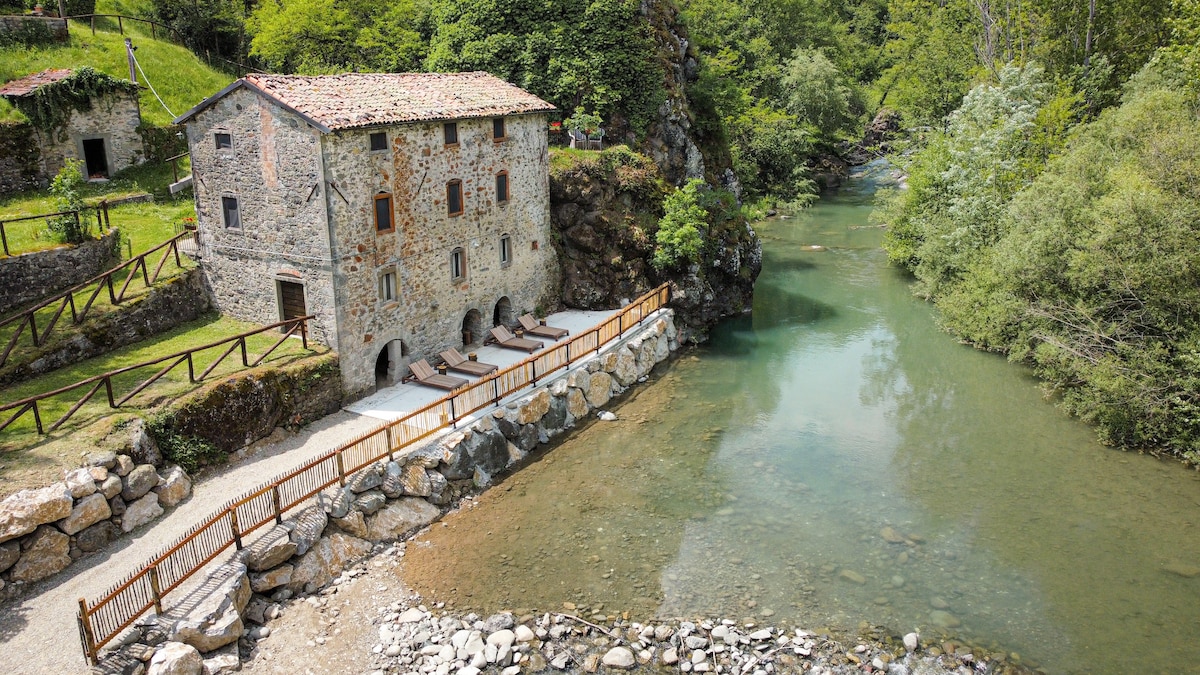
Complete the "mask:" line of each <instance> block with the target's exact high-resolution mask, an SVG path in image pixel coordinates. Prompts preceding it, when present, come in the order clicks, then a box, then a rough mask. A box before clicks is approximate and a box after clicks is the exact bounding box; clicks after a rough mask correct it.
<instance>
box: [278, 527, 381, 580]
mask: <svg viewBox="0 0 1200 675" xmlns="http://www.w3.org/2000/svg"><path fill="white" fill-rule="evenodd" d="M370 552H371V542H369V541H365V540H363V539H359V538H358V537H351V536H350V535H348V534H342V533H341V532H334V533H333V534H330V535H329V536H326V537H321V538H320V539H318V540H317V542H316V543H315V544H313V546H312V548H311V549H310V550H309V551H308V553H305V554H304V555H303V556H302V557H301V558H300V560H298V561H297V562H296V563H295V565H294V568H293V570H292V579H291V581H289V582H288V588H290V589H292V590H293V591H295V592H300V591H303V592H305V593H313V592H315V591H316V590H317V589H319V588H321V587H322V586H324V585H326V584H328V583H329V582H330V581H333V578H334V577H335V576H337V575H339V574H341V573H342V570H343V569H344V568H345V567H346V565H347V564H348V563H350V562H351V561H354V560H357V559H358V558H361V557H363V556H364V555H366V554H368V553H370Z"/></svg>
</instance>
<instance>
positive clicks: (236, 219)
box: [221, 197, 242, 227]
mask: <svg viewBox="0 0 1200 675" xmlns="http://www.w3.org/2000/svg"><path fill="white" fill-rule="evenodd" d="M221 213H222V215H224V216H225V227H241V226H242V214H241V210H240V209H238V199H237V197H221Z"/></svg>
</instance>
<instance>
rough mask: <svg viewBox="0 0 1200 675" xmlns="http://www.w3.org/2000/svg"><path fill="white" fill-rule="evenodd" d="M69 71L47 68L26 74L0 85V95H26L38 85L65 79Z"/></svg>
mask: <svg viewBox="0 0 1200 675" xmlns="http://www.w3.org/2000/svg"><path fill="white" fill-rule="evenodd" d="M70 74H71V71H70V70H69V69H66V68H47V69H46V70H43V71H42V72H40V73H34V74H33V75H26V76H25V77H22V78H21V79H19V80H13V81H12V82H9V83H8V84H5V85H4V86H3V87H0V96H28V95H30V94H32V93H33V92H34V90H36V89H37V88H38V87H40V86H42V85H45V84H50V83H52V82H58V81H59V80H62V79H65V78H66V77H67V76H68V75H70Z"/></svg>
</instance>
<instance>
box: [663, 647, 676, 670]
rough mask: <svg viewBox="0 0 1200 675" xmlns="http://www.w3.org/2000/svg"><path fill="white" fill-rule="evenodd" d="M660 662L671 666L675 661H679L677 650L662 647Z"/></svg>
mask: <svg viewBox="0 0 1200 675" xmlns="http://www.w3.org/2000/svg"><path fill="white" fill-rule="evenodd" d="M662 662H663V665H666V666H673V665H675V664H676V663H679V652H678V651H676V650H675V648H674V647H668V648H666V649H664V650H663V653H662Z"/></svg>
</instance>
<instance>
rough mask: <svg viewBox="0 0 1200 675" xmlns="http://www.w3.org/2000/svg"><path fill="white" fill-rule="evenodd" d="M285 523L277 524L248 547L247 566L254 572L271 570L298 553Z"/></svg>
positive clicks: (245, 554) (246, 552) (246, 554)
mask: <svg viewBox="0 0 1200 675" xmlns="http://www.w3.org/2000/svg"><path fill="white" fill-rule="evenodd" d="M290 534H291V533H290V532H288V529H287V528H286V527H284V526H283V525H275V526H273V527H271V529H270V530H267V532H266V533H265V534H263V536H261V537H259V538H258V539H256V540H255V541H254V543H252V544H250V545H249V546H247V547H246V551H245V553H244V554H243V555H244V557H245V561H246V567H247V568H249V569H250V571H252V572H262V571H263V570H269V569H271V568H272V567H275V566H276V565H279V564H280V563H282V562H284V561H286V560H287V559H288V558H291V557H292V556H293V555H295V554H296V549H297V546H296V543H295V542H294V541H292V540H291V537H290Z"/></svg>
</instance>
